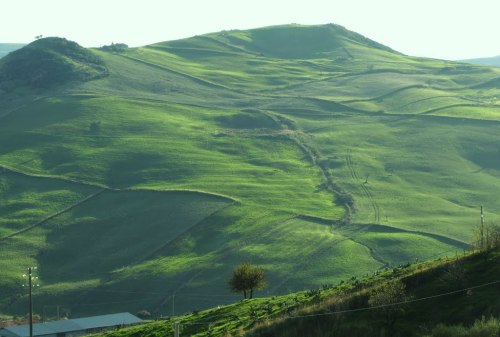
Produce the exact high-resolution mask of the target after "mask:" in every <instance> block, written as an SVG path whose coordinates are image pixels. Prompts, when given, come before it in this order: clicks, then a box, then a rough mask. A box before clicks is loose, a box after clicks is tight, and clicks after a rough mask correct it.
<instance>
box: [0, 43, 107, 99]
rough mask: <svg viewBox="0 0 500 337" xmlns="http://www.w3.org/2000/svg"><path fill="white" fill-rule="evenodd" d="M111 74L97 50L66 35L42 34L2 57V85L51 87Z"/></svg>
mask: <svg viewBox="0 0 500 337" xmlns="http://www.w3.org/2000/svg"><path fill="white" fill-rule="evenodd" d="M107 75H108V70H107V68H106V66H105V64H104V62H103V60H102V59H101V58H100V57H99V56H97V55H96V54H95V53H94V52H92V51H90V50H88V49H85V48H83V47H81V46H79V45H78V44H77V43H75V42H73V41H68V40H66V39H63V38H56V37H50V38H42V39H39V40H36V41H35V42H32V43H30V44H29V45H27V46H25V47H23V48H21V49H18V50H16V51H14V52H12V53H10V54H9V55H7V56H6V57H5V58H3V59H2V61H1V62H0V89H4V90H7V91H10V90H14V89H15V88H19V87H30V88H50V87H53V86H54V85H57V84H63V83H65V82H71V81H88V80H91V79H96V78H101V77H104V76H107Z"/></svg>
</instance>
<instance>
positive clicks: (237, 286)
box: [229, 262, 266, 298]
mask: <svg viewBox="0 0 500 337" xmlns="http://www.w3.org/2000/svg"><path fill="white" fill-rule="evenodd" d="M265 287H266V280H265V276H264V269H263V268H261V267H258V266H255V265H253V264H251V263H248V262H244V263H241V264H240V265H238V266H237V267H236V268H235V269H234V270H233V275H232V276H231V279H230V280H229V288H231V291H233V292H235V293H241V292H242V293H243V296H244V297H245V298H247V294H248V295H249V298H253V291H254V290H261V289H264V288H265Z"/></svg>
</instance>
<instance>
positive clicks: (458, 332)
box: [426, 316, 500, 337]
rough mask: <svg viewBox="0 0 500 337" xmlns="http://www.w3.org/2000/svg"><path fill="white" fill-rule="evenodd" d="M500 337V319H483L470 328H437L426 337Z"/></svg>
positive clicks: (460, 326) (459, 326) (440, 326)
mask: <svg viewBox="0 0 500 337" xmlns="http://www.w3.org/2000/svg"><path fill="white" fill-rule="evenodd" d="M498 336H500V319H498V318H494V317H490V318H486V317H484V316H483V317H482V318H481V319H480V320H477V321H476V322H474V324H473V325H472V326H470V327H464V326H463V325H451V326H448V325H443V324H440V325H438V326H436V327H435V328H434V329H433V330H432V333H431V334H430V335H427V336H426V337H498Z"/></svg>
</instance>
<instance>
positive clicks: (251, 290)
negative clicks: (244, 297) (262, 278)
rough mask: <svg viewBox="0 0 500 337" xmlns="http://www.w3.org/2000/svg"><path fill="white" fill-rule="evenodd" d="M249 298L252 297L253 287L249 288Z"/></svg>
mask: <svg viewBox="0 0 500 337" xmlns="http://www.w3.org/2000/svg"><path fill="white" fill-rule="evenodd" d="M250 298H253V288H251V289H250Z"/></svg>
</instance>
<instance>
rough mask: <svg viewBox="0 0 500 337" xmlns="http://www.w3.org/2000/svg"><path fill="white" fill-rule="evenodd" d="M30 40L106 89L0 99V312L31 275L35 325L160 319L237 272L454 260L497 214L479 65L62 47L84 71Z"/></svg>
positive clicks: (331, 47)
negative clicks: (44, 316) (34, 276)
mask: <svg viewBox="0 0 500 337" xmlns="http://www.w3.org/2000/svg"><path fill="white" fill-rule="evenodd" d="M58 41H59V42H61V41H60V40H58ZM63 42H64V41H63ZM35 43H39V44H40V45H38V46H36V45H35V47H36V48H35V49H36V50H39V51H40V52H42V53H53V54H54V55H56V56H57V57H55V58H54V59H55V60H56V61H57V62H59V61H61V60H63V61H64V62H69V63H71V65H72V66H74V67H75V68H72V69H80V70H82V71H83V73H84V74H94V72H95V71H97V72H98V73H99V71H101V70H103V69H105V74H106V75H108V76H104V77H103V76H95V77H92V76H90V77H85V78H83V77H82V78H81V79H92V80H89V81H81V80H71V81H68V82H57V83H58V84H57V85H54V86H51V87H50V88H46V87H45V86H41V87H37V88H30V87H22V88H21V87H16V88H15V90H12V91H10V92H6V91H2V92H0V165H2V167H3V171H2V173H1V175H0V177H1V179H2V180H1V182H2V185H0V186H2V188H1V189H0V200H1V202H2V204H3V205H7V206H8V207H7V206H6V207H4V206H2V209H1V212H0V234H1V235H2V239H1V240H0V264H1V265H2V266H3V268H4V270H5V275H9V276H8V278H2V279H1V280H0V286H1V287H2V289H6V290H5V292H2V293H3V294H5V295H4V296H2V297H1V298H0V311H1V312H2V313H7V314H22V313H24V311H25V310H24V308H25V306H26V296H25V294H24V293H23V292H22V291H20V288H19V286H18V285H19V284H20V283H21V282H22V281H21V280H20V279H18V278H17V277H18V275H21V274H23V271H24V270H25V269H26V268H27V267H28V266H30V265H38V267H39V269H38V270H39V274H40V275H39V276H40V279H41V285H42V286H41V287H40V288H39V289H37V291H36V294H35V311H38V312H41V311H42V310H43V306H44V305H45V306H48V305H49V306H50V305H62V306H64V307H65V308H68V309H70V310H71V312H72V314H73V315H75V316H81V315H85V314H94V313H108V312H113V311H116V310H121V311H123V310H127V311H131V312H137V311H138V310H141V309H147V310H149V311H152V312H155V313H161V314H171V313H172V311H174V310H175V312H187V311H191V310H193V309H203V308H207V307H211V306H214V305H218V304H223V303H229V302H232V301H234V300H235V299H237V298H238V295H234V294H231V293H230V292H229V290H228V288H227V279H228V277H229V275H230V272H231V270H232V268H233V266H234V265H236V264H238V263H240V262H241V261H246V260H248V261H252V262H255V263H258V264H260V265H263V266H264V267H265V269H266V270H267V273H268V281H269V287H268V289H267V290H266V291H267V294H269V295H279V294H284V293H288V292H291V291H297V290H301V289H306V288H313V287H320V286H321V285H323V284H331V283H336V282H338V281H339V280H341V279H347V278H351V277H353V276H359V275H365V274H366V273H371V272H373V271H376V270H379V269H381V268H384V267H389V266H394V265H399V264H401V263H406V262H408V261H414V260H415V258H418V259H421V260H422V259H428V258H433V257H436V256H443V255H445V254H453V253H454V252H455V251H462V249H463V248H465V247H467V245H468V243H469V242H470V241H471V236H472V234H471V233H472V228H473V226H474V225H475V224H476V223H477V221H478V219H479V206H480V205H483V206H484V207H485V211H486V213H485V217H486V219H487V221H495V220H496V219H498V217H499V215H500V208H499V206H498V204H497V203H496V202H495V197H496V195H497V193H496V191H498V188H499V187H500V161H498V148H499V144H500V136H499V135H498V132H496V129H497V128H498V122H499V120H500V105H499V101H498V100H497V97H499V96H498V95H499V90H500V89H499V87H498V85H497V84H498V81H499V78H500V71H499V70H497V69H496V68H489V67H484V66H477V65H470V64H463V63H456V62H449V61H439V60H429V59H421V58H412V57H407V56H404V55H401V54H399V53H397V52H394V51H392V50H391V49H390V48H388V47H385V46H382V45H380V44H378V43H376V42H374V41H371V40H368V39H365V38H363V37H362V36H360V35H358V34H356V33H353V32H349V31H347V30H345V29H344V28H342V27H340V26H336V25H325V26H317V27H315V26H313V27H311V26H300V25H290V26H279V27H268V28H263V29H257V30H251V31H227V32H221V33H214V34H208V35H203V36H197V37H194V38H191V39H186V40H180V41H172V42H164V43H158V44H155V45H151V46H146V47H143V48H133V49H124V50H120V51H118V52H106V51H103V50H92V51H88V50H85V49H83V50H81V49H80V47H78V48H77V47H75V45H73V44H71V43H70V42H64V45H65V46H73V47H75V48H76V49H75V50H76V51H78V53H81V55H84V56H85V55H88V56H89V57H90V55H91V56H92V58H91V60H98V61H96V63H92V62H91V64H84V65H82V66H81V67H80V66H78V65H77V64H76V63H75V62H77V60H79V59H80V56H78V57H77V56H74V54H71V55H69V54H64V53H62V52H61V51H59V50H58V49H57V48H54V47H53V46H52V45H51V44H47V43H45V42H44V40H39V41H37V42H35ZM25 48H26V49H25ZM25 48H23V49H21V50H19V51H18V52H19V54H16V53H13V54H11V55H9V58H11V61H9V62H14V64H17V65H18V67H17V68H16V67H7V68H6V64H7V63H3V68H2V69H4V71H5V69H8V71H7V72H10V71H13V72H15V71H21V73H24V72H25V71H27V70H29V69H30V67H31V65H32V64H31V63H28V65H26V63H25V62H24V61H23V58H24V57H25V56H26V55H30V53H31V52H32V51H33V48H34V47H33V46H31V47H30V46H27V47H25ZM30 48H31V49H30ZM72 50H73V49H72ZM76 51H75V52H76ZM16 55H18V56H16ZM19 55H21V56H19ZM78 55H80V54H78ZM26 57H27V56H26ZM4 60H7V59H2V62H4ZM88 60H90V59H87V61H88ZM70 61H71V62H70ZM94 65H95V67H94ZM25 66H26V67H25ZM99 74H100V75H103V74H104V73H99ZM28 80H31V77H28ZM51 80H52V78H51ZM3 186H5V187H3ZM13 257H16V258H17V259H19V260H18V261H22V263H20V262H18V261H16V262H14V260H13Z"/></svg>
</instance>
